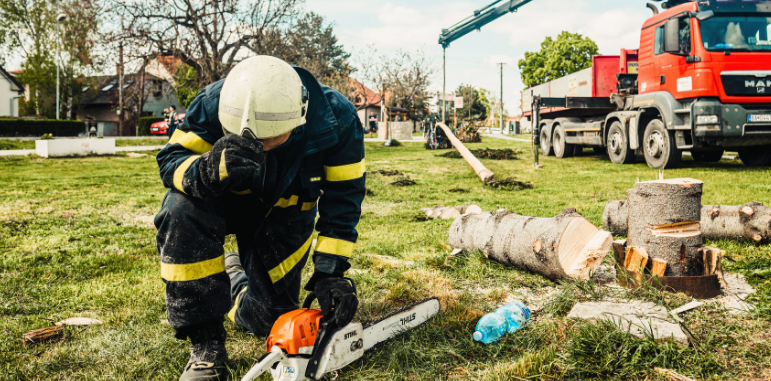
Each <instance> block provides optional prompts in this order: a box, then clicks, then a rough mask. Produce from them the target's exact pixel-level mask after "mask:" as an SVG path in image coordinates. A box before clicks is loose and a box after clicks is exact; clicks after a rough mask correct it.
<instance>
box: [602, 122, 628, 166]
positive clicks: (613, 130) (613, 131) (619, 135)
mask: <svg viewBox="0 0 771 381" xmlns="http://www.w3.org/2000/svg"><path fill="white" fill-rule="evenodd" d="M607 143H608V156H610V161H612V162H613V163H614V164H629V163H632V162H634V150H632V149H631V148H629V137H627V136H626V132H625V131H624V127H623V125H621V122H613V124H611V125H610V130H608V142H607Z"/></svg>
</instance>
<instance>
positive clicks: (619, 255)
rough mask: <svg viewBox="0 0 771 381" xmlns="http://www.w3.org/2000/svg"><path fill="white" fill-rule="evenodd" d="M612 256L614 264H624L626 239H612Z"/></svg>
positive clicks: (619, 265)
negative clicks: (614, 259)
mask: <svg viewBox="0 0 771 381" xmlns="http://www.w3.org/2000/svg"><path fill="white" fill-rule="evenodd" d="M613 256H614V257H615V258H616V266H618V267H621V266H624V262H625V260H626V240H625V239H619V240H616V241H613Z"/></svg>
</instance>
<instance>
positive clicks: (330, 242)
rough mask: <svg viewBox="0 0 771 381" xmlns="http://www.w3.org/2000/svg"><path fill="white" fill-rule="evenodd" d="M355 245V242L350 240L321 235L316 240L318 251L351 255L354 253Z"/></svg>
mask: <svg viewBox="0 0 771 381" xmlns="http://www.w3.org/2000/svg"><path fill="white" fill-rule="evenodd" d="M353 245H354V243H353V242H350V241H346V240H342V239H337V238H329V237H322V236H319V239H318V240H316V251H320V252H322V253H326V254H334V255H339V256H341V257H350V256H351V254H353Z"/></svg>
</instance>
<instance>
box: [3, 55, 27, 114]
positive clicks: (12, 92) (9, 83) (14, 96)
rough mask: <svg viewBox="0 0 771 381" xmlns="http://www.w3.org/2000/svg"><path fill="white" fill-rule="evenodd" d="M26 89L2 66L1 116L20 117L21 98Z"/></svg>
mask: <svg viewBox="0 0 771 381" xmlns="http://www.w3.org/2000/svg"><path fill="white" fill-rule="evenodd" d="M23 94H24V87H22V85H21V84H20V83H19V81H17V80H16V77H15V76H13V75H11V74H10V73H8V72H7V71H5V69H3V67H2V66H0V116H19V98H21V97H22V95H23Z"/></svg>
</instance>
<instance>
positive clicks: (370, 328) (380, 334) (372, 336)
mask: <svg viewBox="0 0 771 381" xmlns="http://www.w3.org/2000/svg"><path fill="white" fill-rule="evenodd" d="M440 309H441V306H440V304H439V299H437V298H435V297H431V298H426V299H423V300H421V301H419V302H417V303H414V304H411V305H409V306H407V307H404V308H402V309H400V310H396V311H392V312H390V313H389V314H388V315H385V316H383V317H381V318H380V319H378V320H376V321H374V322H372V323H369V324H367V326H366V327H364V351H369V350H370V349H374V348H377V347H379V346H380V345H382V344H383V343H384V342H386V341H388V340H389V339H392V338H394V337H395V336H397V335H399V334H401V333H403V332H406V331H408V330H410V329H413V328H415V327H417V326H420V325H422V324H423V323H425V322H427V321H428V320H429V319H431V318H432V317H434V316H435V315H436V314H437V313H439V310H440Z"/></svg>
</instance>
